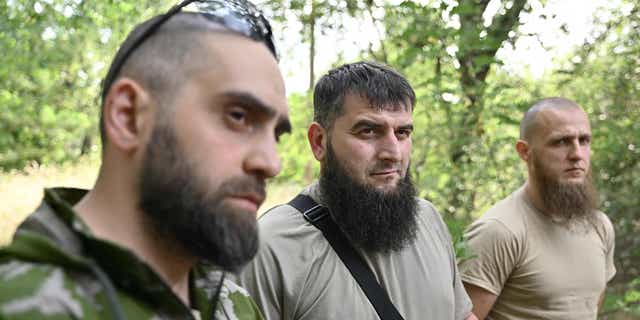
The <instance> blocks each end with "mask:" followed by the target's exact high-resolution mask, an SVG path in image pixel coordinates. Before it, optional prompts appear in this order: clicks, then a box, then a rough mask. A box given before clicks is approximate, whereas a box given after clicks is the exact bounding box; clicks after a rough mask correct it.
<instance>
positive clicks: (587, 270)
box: [459, 188, 616, 320]
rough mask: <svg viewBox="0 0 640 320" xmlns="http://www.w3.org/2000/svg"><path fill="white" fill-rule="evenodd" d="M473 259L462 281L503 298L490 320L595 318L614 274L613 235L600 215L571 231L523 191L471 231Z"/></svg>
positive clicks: (462, 270) (500, 204)
mask: <svg viewBox="0 0 640 320" xmlns="http://www.w3.org/2000/svg"><path fill="white" fill-rule="evenodd" d="M465 239H466V240H467V243H468V245H469V247H470V249H471V251H472V254H474V255H475V257H474V258H471V259H469V260H466V261H464V262H462V263H461V264H460V266H459V267H460V273H461V276H462V281H463V282H466V283H470V284H473V285H475V286H478V287H481V288H483V289H485V290H488V291H489V292H491V293H493V294H495V295H497V296H498V298H497V300H496V302H495V304H494V306H493V308H492V309H491V312H490V313H489V315H488V317H487V319H492V320H512V319H548V320H549V319H550V320H554V319H557V320H571V319H596V317H597V309H598V298H599V296H600V294H601V293H602V292H603V290H604V289H605V286H606V283H607V282H608V281H609V280H610V279H611V278H612V277H613V276H614V274H615V272H616V270H615V267H614V265H613V249H614V231H613V226H612V225H611V222H610V221H609V219H608V218H607V216H606V215H605V214H604V213H602V212H597V222H596V223H595V225H593V226H591V227H590V228H571V229H570V228H568V227H566V226H563V225H560V224H558V223H555V222H553V221H552V220H551V219H550V218H549V217H548V216H546V215H544V214H543V213H541V212H539V211H538V210H537V209H535V208H534V207H533V206H532V205H531V204H530V203H529V201H528V200H527V198H526V196H525V192H524V188H520V189H518V190H517V191H515V192H514V193H512V194H511V195H510V196H508V197H507V198H505V199H503V200H502V201H500V202H498V203H497V204H496V205H495V206H493V207H492V208H491V209H489V211H488V212H487V213H486V214H484V215H483V216H482V217H481V218H479V219H478V220H477V221H475V222H474V223H473V224H472V225H471V226H470V227H469V228H468V230H467V232H466V233H465Z"/></svg>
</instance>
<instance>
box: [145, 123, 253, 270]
mask: <svg viewBox="0 0 640 320" xmlns="http://www.w3.org/2000/svg"><path fill="white" fill-rule="evenodd" d="M186 158H187V157H186V156H185V152H183V151H182V150H181V148H180V146H179V144H178V142H177V141H176V138H175V135H174V133H173V130H172V129H171V128H170V127H168V126H162V125H158V126H156V128H154V132H153V135H152V138H151V141H150V142H149V144H148V145H147V149H146V154H145V159H144V162H143V168H142V171H141V176H140V182H139V183H140V184H139V192H140V199H139V207H140V209H141V210H142V211H143V212H144V213H145V216H146V218H147V220H148V221H149V222H150V223H151V225H152V227H153V230H154V231H155V232H156V235H157V236H158V239H159V241H163V242H167V243H168V245H171V244H174V243H175V244H177V245H178V246H179V249H182V251H183V252H185V253H186V254H188V255H191V256H194V257H197V258H200V259H204V260H208V261H209V262H211V263H213V264H215V265H217V266H219V267H221V268H222V269H224V270H228V271H237V270H238V269H239V268H240V267H242V266H243V265H244V264H246V263H247V262H248V261H249V260H251V259H252V258H253V256H254V255H255V254H256V252H257V250H258V229H257V225H256V217H255V214H254V213H252V212H251V213H249V212H244V211H239V210H236V209H233V208H231V207H229V206H227V205H225V204H224V203H223V201H222V200H223V199H224V197H225V196H227V195H229V194H234V193H237V192H242V191H251V192H255V193H260V194H264V192H265V190H264V183H261V182H260V181H258V180H255V179H250V178H244V179H240V178H236V179H229V180H227V181H224V182H222V183H221V184H220V187H219V188H218V189H217V190H206V189H205V188H203V187H202V184H201V183H199V182H201V181H202V179H199V177H198V176H197V175H196V174H195V173H194V172H193V169H192V167H191V166H190V163H189V162H188V159H186Z"/></svg>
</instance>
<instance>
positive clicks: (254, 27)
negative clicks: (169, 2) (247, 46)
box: [102, 0, 278, 99]
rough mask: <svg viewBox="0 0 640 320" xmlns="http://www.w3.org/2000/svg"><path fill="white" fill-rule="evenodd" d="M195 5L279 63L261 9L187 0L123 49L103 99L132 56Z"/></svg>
mask: <svg viewBox="0 0 640 320" xmlns="http://www.w3.org/2000/svg"><path fill="white" fill-rule="evenodd" d="M192 3H193V4H194V5H195V6H196V8H197V11H196V12H197V13H199V14H201V15H202V16H204V17H205V18H207V19H208V20H210V21H213V22H216V23H219V24H221V25H222V26H224V27H225V28H227V29H229V30H231V31H233V32H236V33H239V34H241V35H243V36H245V37H248V38H251V39H253V40H256V41H260V42H263V43H264V44H265V45H266V46H267V48H268V49H269V51H271V53H272V54H273V56H274V57H275V58H276V59H277V58H278V54H277V52H276V47H275V45H274V44H273V33H272V32H271V25H270V24H269V21H268V20H267V19H266V18H265V17H264V16H263V15H262V13H261V12H260V10H258V8H256V6H255V5H253V4H252V3H251V2H249V1H246V0H201V1H197V0H184V1H182V2H180V3H179V4H177V5H175V6H173V7H172V8H171V9H169V11H167V13H165V14H163V15H161V16H158V17H157V18H156V20H155V21H153V22H152V23H150V24H149V26H148V27H147V28H146V29H145V30H144V31H143V32H142V33H141V34H140V36H138V38H137V39H136V40H135V41H133V42H132V43H131V45H130V46H129V47H128V48H126V49H124V51H123V52H122V53H121V54H118V55H117V57H116V58H115V60H114V61H113V64H112V65H111V68H110V69H109V73H108V74H107V77H106V78H105V79H104V84H103V92H102V98H103V99H104V97H105V95H106V92H107V90H108V88H109V87H111V84H112V83H113V81H114V80H115V77H116V75H117V74H118V73H119V72H120V69H121V68H122V65H123V64H124V63H125V62H126V61H127V58H129V56H130V55H131V53H133V51H135V50H136V49H137V48H138V47H140V45H141V44H142V43H143V42H144V41H145V40H147V39H148V38H149V37H150V36H151V35H153V33H154V32H155V31H156V30H158V29H159V28H160V26H162V24H163V23H165V22H167V20H169V19H170V18H171V17H172V16H174V15H175V14H177V13H178V12H180V11H182V8H184V7H186V6H188V5H190V4H192Z"/></svg>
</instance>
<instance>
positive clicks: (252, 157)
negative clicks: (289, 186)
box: [243, 137, 282, 179]
mask: <svg viewBox="0 0 640 320" xmlns="http://www.w3.org/2000/svg"><path fill="white" fill-rule="evenodd" d="M257 140H259V141H255V142H254V143H253V147H252V148H251V150H249V153H248V154H247V157H246V159H245V161H244V168H243V169H244V170H245V172H248V173H249V174H252V175H255V176H257V177H258V178H261V179H267V178H272V177H275V176H276V175H277V174H278V173H279V172H280V170H281V169H282V162H281V161H280V155H278V150H277V143H276V140H275V138H273V137H268V138H265V139H257Z"/></svg>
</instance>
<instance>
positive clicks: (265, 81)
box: [193, 33, 288, 114]
mask: <svg viewBox="0 0 640 320" xmlns="http://www.w3.org/2000/svg"><path fill="white" fill-rule="evenodd" d="M204 41H205V45H206V46H207V48H208V49H209V50H208V51H209V53H210V54H208V55H207V56H205V57H199V59H202V60H203V62H202V64H203V65H204V67H203V68H202V71H200V72H199V71H198V70H196V71H195V72H194V73H193V74H194V75H195V78H200V79H198V80H205V79H202V78H206V80H205V81H199V82H200V83H201V84H202V85H203V87H204V88H203V89H204V90H207V91H210V92H212V93H216V92H229V91H242V92H246V93H248V94H250V95H253V96H255V97H257V98H258V99H260V100H262V102H263V103H265V104H266V105H269V106H271V107H272V108H274V109H275V110H276V111H277V112H278V113H281V114H287V113H288V107H287V101H286V92H285V86H284V80H283V78H282V74H281V73H280V70H279V68H278V64H277V61H276V60H275V58H274V57H273V55H272V54H271V53H270V52H269V50H268V49H267V47H266V46H265V45H264V44H263V43H261V42H257V41H254V40H251V39H248V38H245V37H242V36H238V35H235V34H232V33H215V34H212V35H208V36H206V37H205V38H204Z"/></svg>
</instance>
